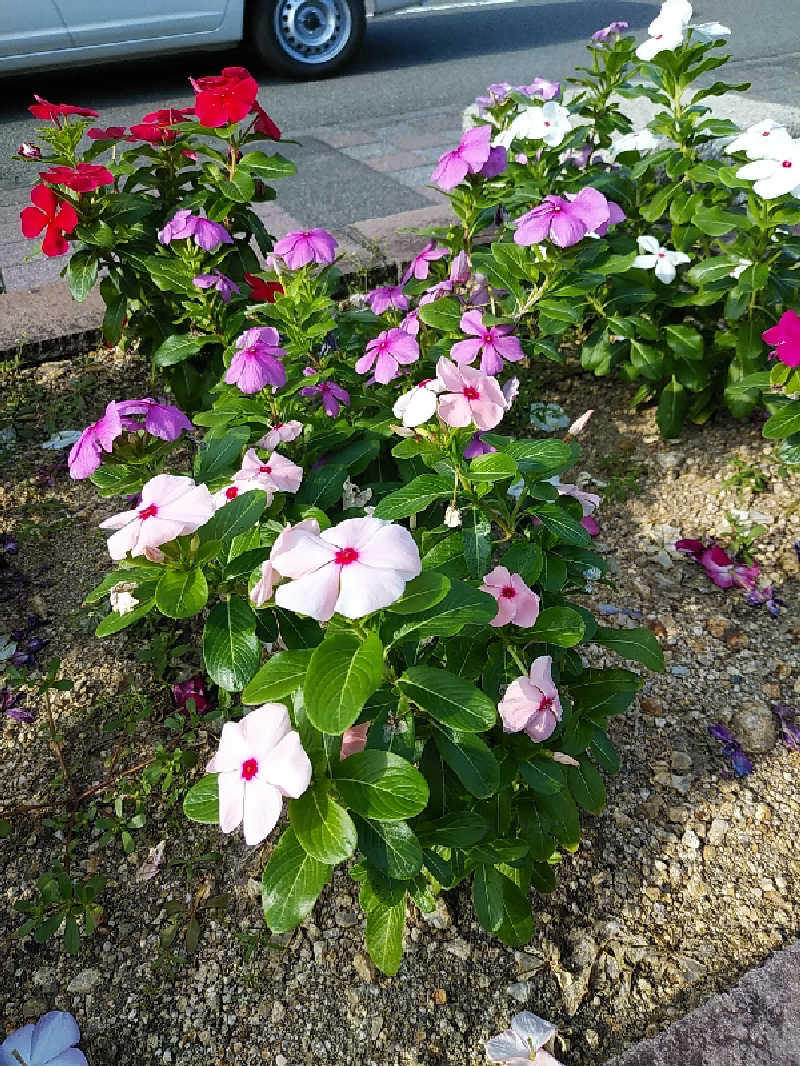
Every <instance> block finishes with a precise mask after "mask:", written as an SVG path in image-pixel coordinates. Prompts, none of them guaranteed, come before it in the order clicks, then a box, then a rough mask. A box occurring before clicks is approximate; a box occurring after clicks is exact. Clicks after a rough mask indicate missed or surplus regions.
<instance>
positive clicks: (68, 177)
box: [39, 163, 114, 192]
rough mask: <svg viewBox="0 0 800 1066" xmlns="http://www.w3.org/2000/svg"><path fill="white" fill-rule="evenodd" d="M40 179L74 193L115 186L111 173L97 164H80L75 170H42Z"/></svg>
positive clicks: (53, 168) (69, 168)
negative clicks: (104, 186)
mask: <svg viewBox="0 0 800 1066" xmlns="http://www.w3.org/2000/svg"><path fill="white" fill-rule="evenodd" d="M39 177H40V178H41V179H42V181H49V182H50V184H51V185H64V186H65V187H66V188H67V189H72V191H73V192H91V191H92V189H97V188H99V187H100V186H101V185H113V184H114V175H113V174H112V173H111V171H110V170H107V169H106V167H102V166H99V165H98V164H97V163H78V166H77V167H76V168H75V170H73V169H72V168H71V167H52V169H50V170H40V171H39Z"/></svg>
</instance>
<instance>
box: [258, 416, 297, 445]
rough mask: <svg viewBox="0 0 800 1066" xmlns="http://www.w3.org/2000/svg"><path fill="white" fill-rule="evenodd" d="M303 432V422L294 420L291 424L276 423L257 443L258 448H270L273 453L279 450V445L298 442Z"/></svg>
mask: <svg viewBox="0 0 800 1066" xmlns="http://www.w3.org/2000/svg"><path fill="white" fill-rule="evenodd" d="M302 432H303V423H302V422H297V421H296V420H294V419H293V420H292V421H290V422H276V423H275V425H274V426H272V427H271V428H270V429H268V430H267V432H266V433H265V434H264V436H263V437H262V438H261V439H260V440H257V441H256V447H257V448H268V449H269V450H270V451H273V449H275V448H277V447H278V445H279V444H283V443H284V442H286V443H289V442H290V441H293V440H297V438H298V437H299V436H300V434H301V433H302Z"/></svg>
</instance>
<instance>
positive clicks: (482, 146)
mask: <svg viewBox="0 0 800 1066" xmlns="http://www.w3.org/2000/svg"><path fill="white" fill-rule="evenodd" d="M491 139H492V127H491V126H473V127H472V129H469V130H467V131H466V133H465V134H464V136H463V137H462V138H461V141H460V142H459V145H458V147H457V148H455V149H454V150H453V151H452V152H445V153H444V155H443V156H441V157H440V158H439V162H438V163H437V165H436V169H435V170H434V172H433V174H432V175H431V181H434V182H436V184H437V185H438V186H439V188H440V189H444V191H445V192H450V190H451V189H455V187H456V185H460V184H461V182H462V181H463V180H464V178H466V176H467V175H468V174H477V173H478V171H479V170H480V169H481V167H482V166H483V165H484V163H486V161H487V159H488V158H489V151H490V147H489V142H490V140H491Z"/></svg>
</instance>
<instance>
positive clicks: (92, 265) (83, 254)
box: [67, 248, 97, 303]
mask: <svg viewBox="0 0 800 1066" xmlns="http://www.w3.org/2000/svg"><path fill="white" fill-rule="evenodd" d="M96 281H97V256H96V254H95V253H94V251H92V250H91V249H89V248H81V249H80V251H77V252H75V253H74V254H73V255H72V256H71V257H70V260H69V262H68V263H67V284H68V285H69V291H70V293H71V294H72V299H73V300H76V301H77V302H78V303H83V301H84V300H85V299H86V297H87V296H88V295H89V293H90V292H91V291H92V289H93V288H94V283H95V282H96Z"/></svg>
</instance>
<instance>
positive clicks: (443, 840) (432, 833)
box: [414, 811, 488, 848]
mask: <svg viewBox="0 0 800 1066" xmlns="http://www.w3.org/2000/svg"><path fill="white" fill-rule="evenodd" d="M414 828H415V830H416V832H417V836H418V837H419V838H420V839H421V840H422V841H423V843H424V844H425V847H426V848H431V847H434V846H435V845H439V846H441V847H445V848H470V847H472V845H473V844H477V843H478V841H479V840H483V838H484V837H485V836H486V834H487V832H488V826H487V824H486V820H485V819H484V818H482V817H481V816H480V815H479V814H477V813H476V812H475V811H454V812H453V813H452V814H446V815H444V817H442V818H437V819H436V821H434V822H418V823H417V824H416V825H415V826H414Z"/></svg>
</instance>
